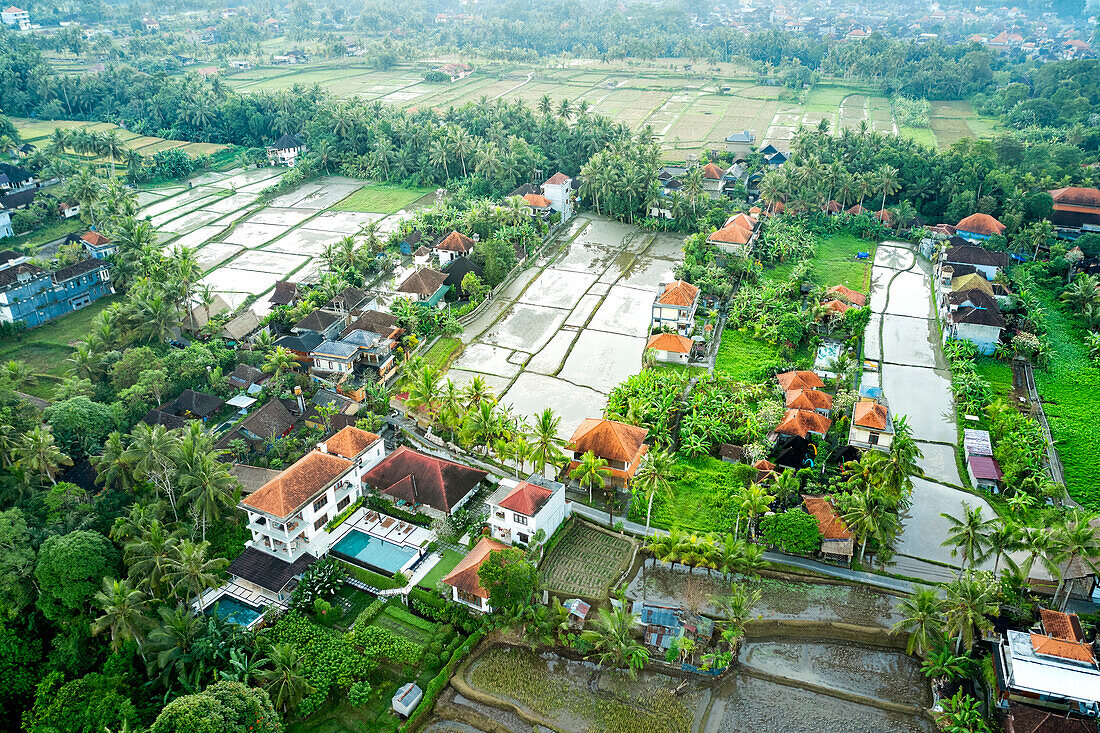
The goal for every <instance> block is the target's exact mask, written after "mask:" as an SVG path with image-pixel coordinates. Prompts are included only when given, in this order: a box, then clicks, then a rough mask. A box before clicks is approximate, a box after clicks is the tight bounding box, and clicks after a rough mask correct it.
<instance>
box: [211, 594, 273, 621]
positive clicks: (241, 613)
mask: <svg viewBox="0 0 1100 733" xmlns="http://www.w3.org/2000/svg"><path fill="white" fill-rule="evenodd" d="M215 612H216V613H217V614H218V617H219V618H223V619H225V620H226V621H229V622H230V623H234V624H237V625H239V626H248V625H249V624H250V623H252V622H253V621H255V620H256V619H258V618H259V617H260V616H262V615H263V613H264V612H263V610H262V609H259V608H256V607H255V606H250V605H248V604H247V603H245V602H243V601H238V600H237V599H236V598H234V597H233V596H222V597H221V598H219V599H218V600H216V601H214V605H212V606H210V607H208V608H207V609H206V613H207V614H213V613H215Z"/></svg>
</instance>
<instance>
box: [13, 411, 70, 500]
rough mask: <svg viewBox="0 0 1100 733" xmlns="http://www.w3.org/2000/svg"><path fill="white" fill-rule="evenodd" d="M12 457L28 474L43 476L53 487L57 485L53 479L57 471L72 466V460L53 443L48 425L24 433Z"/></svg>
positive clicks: (51, 432)
mask: <svg viewBox="0 0 1100 733" xmlns="http://www.w3.org/2000/svg"><path fill="white" fill-rule="evenodd" d="M14 455H15V457H16V462H17V463H18V464H19V465H20V466H22V467H23V468H24V469H25V470H26V471H27V472H28V474H30V475H33V476H45V477H46V478H47V479H49V481H50V483H51V484H53V485H56V484H57V480H56V479H55V478H54V476H55V475H56V474H57V469H58V468H60V467H61V466H71V465H73V461H72V459H71V458H69V457H68V456H67V455H65V453H64V452H62V450H61V449H60V448H58V447H57V445H56V444H55V443H54V439H53V429H52V428H51V427H50V426H49V425H38V426H36V427H35V428H34V429H33V430H30V431H28V432H27V433H24V434H23V438H22V440H20V441H19V443H18V444H17V445H16V447H15V450H14Z"/></svg>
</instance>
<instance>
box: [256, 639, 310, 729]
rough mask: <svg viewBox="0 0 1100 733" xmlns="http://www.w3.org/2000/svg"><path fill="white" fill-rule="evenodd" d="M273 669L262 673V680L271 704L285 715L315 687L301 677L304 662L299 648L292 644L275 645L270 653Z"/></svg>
mask: <svg viewBox="0 0 1100 733" xmlns="http://www.w3.org/2000/svg"><path fill="white" fill-rule="evenodd" d="M268 659H270V660H271V669H265V670H263V671H262V672H260V675H259V676H260V679H261V680H263V683H264V687H265V688H266V689H267V692H268V694H269V695H270V696H271V702H272V703H274V705H275V707H276V708H278V709H279V710H280V711H281V712H283V713H284V714H286V713H289V712H290V711H291V710H293V709H294V708H295V707H296V706H297V705H298V703H300V702H301V701H302V699H303V698H305V696H306V695H308V694H310V693H311V692H313V687H312V686H311V685H310V684H309V682H307V681H306V679H305V678H304V677H302V676H301V674H300V671H301V669H302V663H303V660H302V658H301V656H300V655H299V653H298V647H296V646H295V645H293V644H290V643H286V642H284V643H279V644H273V645H272V647H271V650H270V651H269V652H268Z"/></svg>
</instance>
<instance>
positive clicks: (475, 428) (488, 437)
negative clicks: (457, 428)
mask: <svg viewBox="0 0 1100 733" xmlns="http://www.w3.org/2000/svg"><path fill="white" fill-rule="evenodd" d="M501 429H502V420H501V415H500V413H499V412H497V410H496V408H495V407H494V406H493V403H491V402H482V403H480V404H479V405H478V406H477V407H476V408H474V409H473V410H470V412H469V413H468V414H467V415H466V425H465V428H464V430H463V432H464V439H465V440H467V441H469V442H470V443H471V444H474V445H480V446H482V447H484V448H485V455H486V456H488V455H489V449H490V447H491V446H492V444H493V440H494V439H495V438H496V437H497V435H498V434H500V432H502V430H501Z"/></svg>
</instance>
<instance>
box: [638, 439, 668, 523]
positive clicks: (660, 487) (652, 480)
mask: <svg viewBox="0 0 1100 733" xmlns="http://www.w3.org/2000/svg"><path fill="white" fill-rule="evenodd" d="M673 463H674V460H673V458H672V456H671V455H669V453H668V452H667V451H663V450H651V451H650V452H649V453H647V454H646V455H645V457H644V458H643V459H642V463H641V465H640V466H638V470H637V471H636V472H635V474H634V480H633V481H631V483H630V485H631V488H633V490H634V492H635V493H636V494H637V495H638V496H642V497H645V500H646V510H645V527H646V529H649V520H650V518H651V517H652V515H653V499H654V498H655V497H656V496H657V495H658V494H660V495H661V496H663V497H665V498H667V499H671V498H672V483H671V482H670V481H669V480H668V475H669V473H670V472H671V471H672V466H673Z"/></svg>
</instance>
